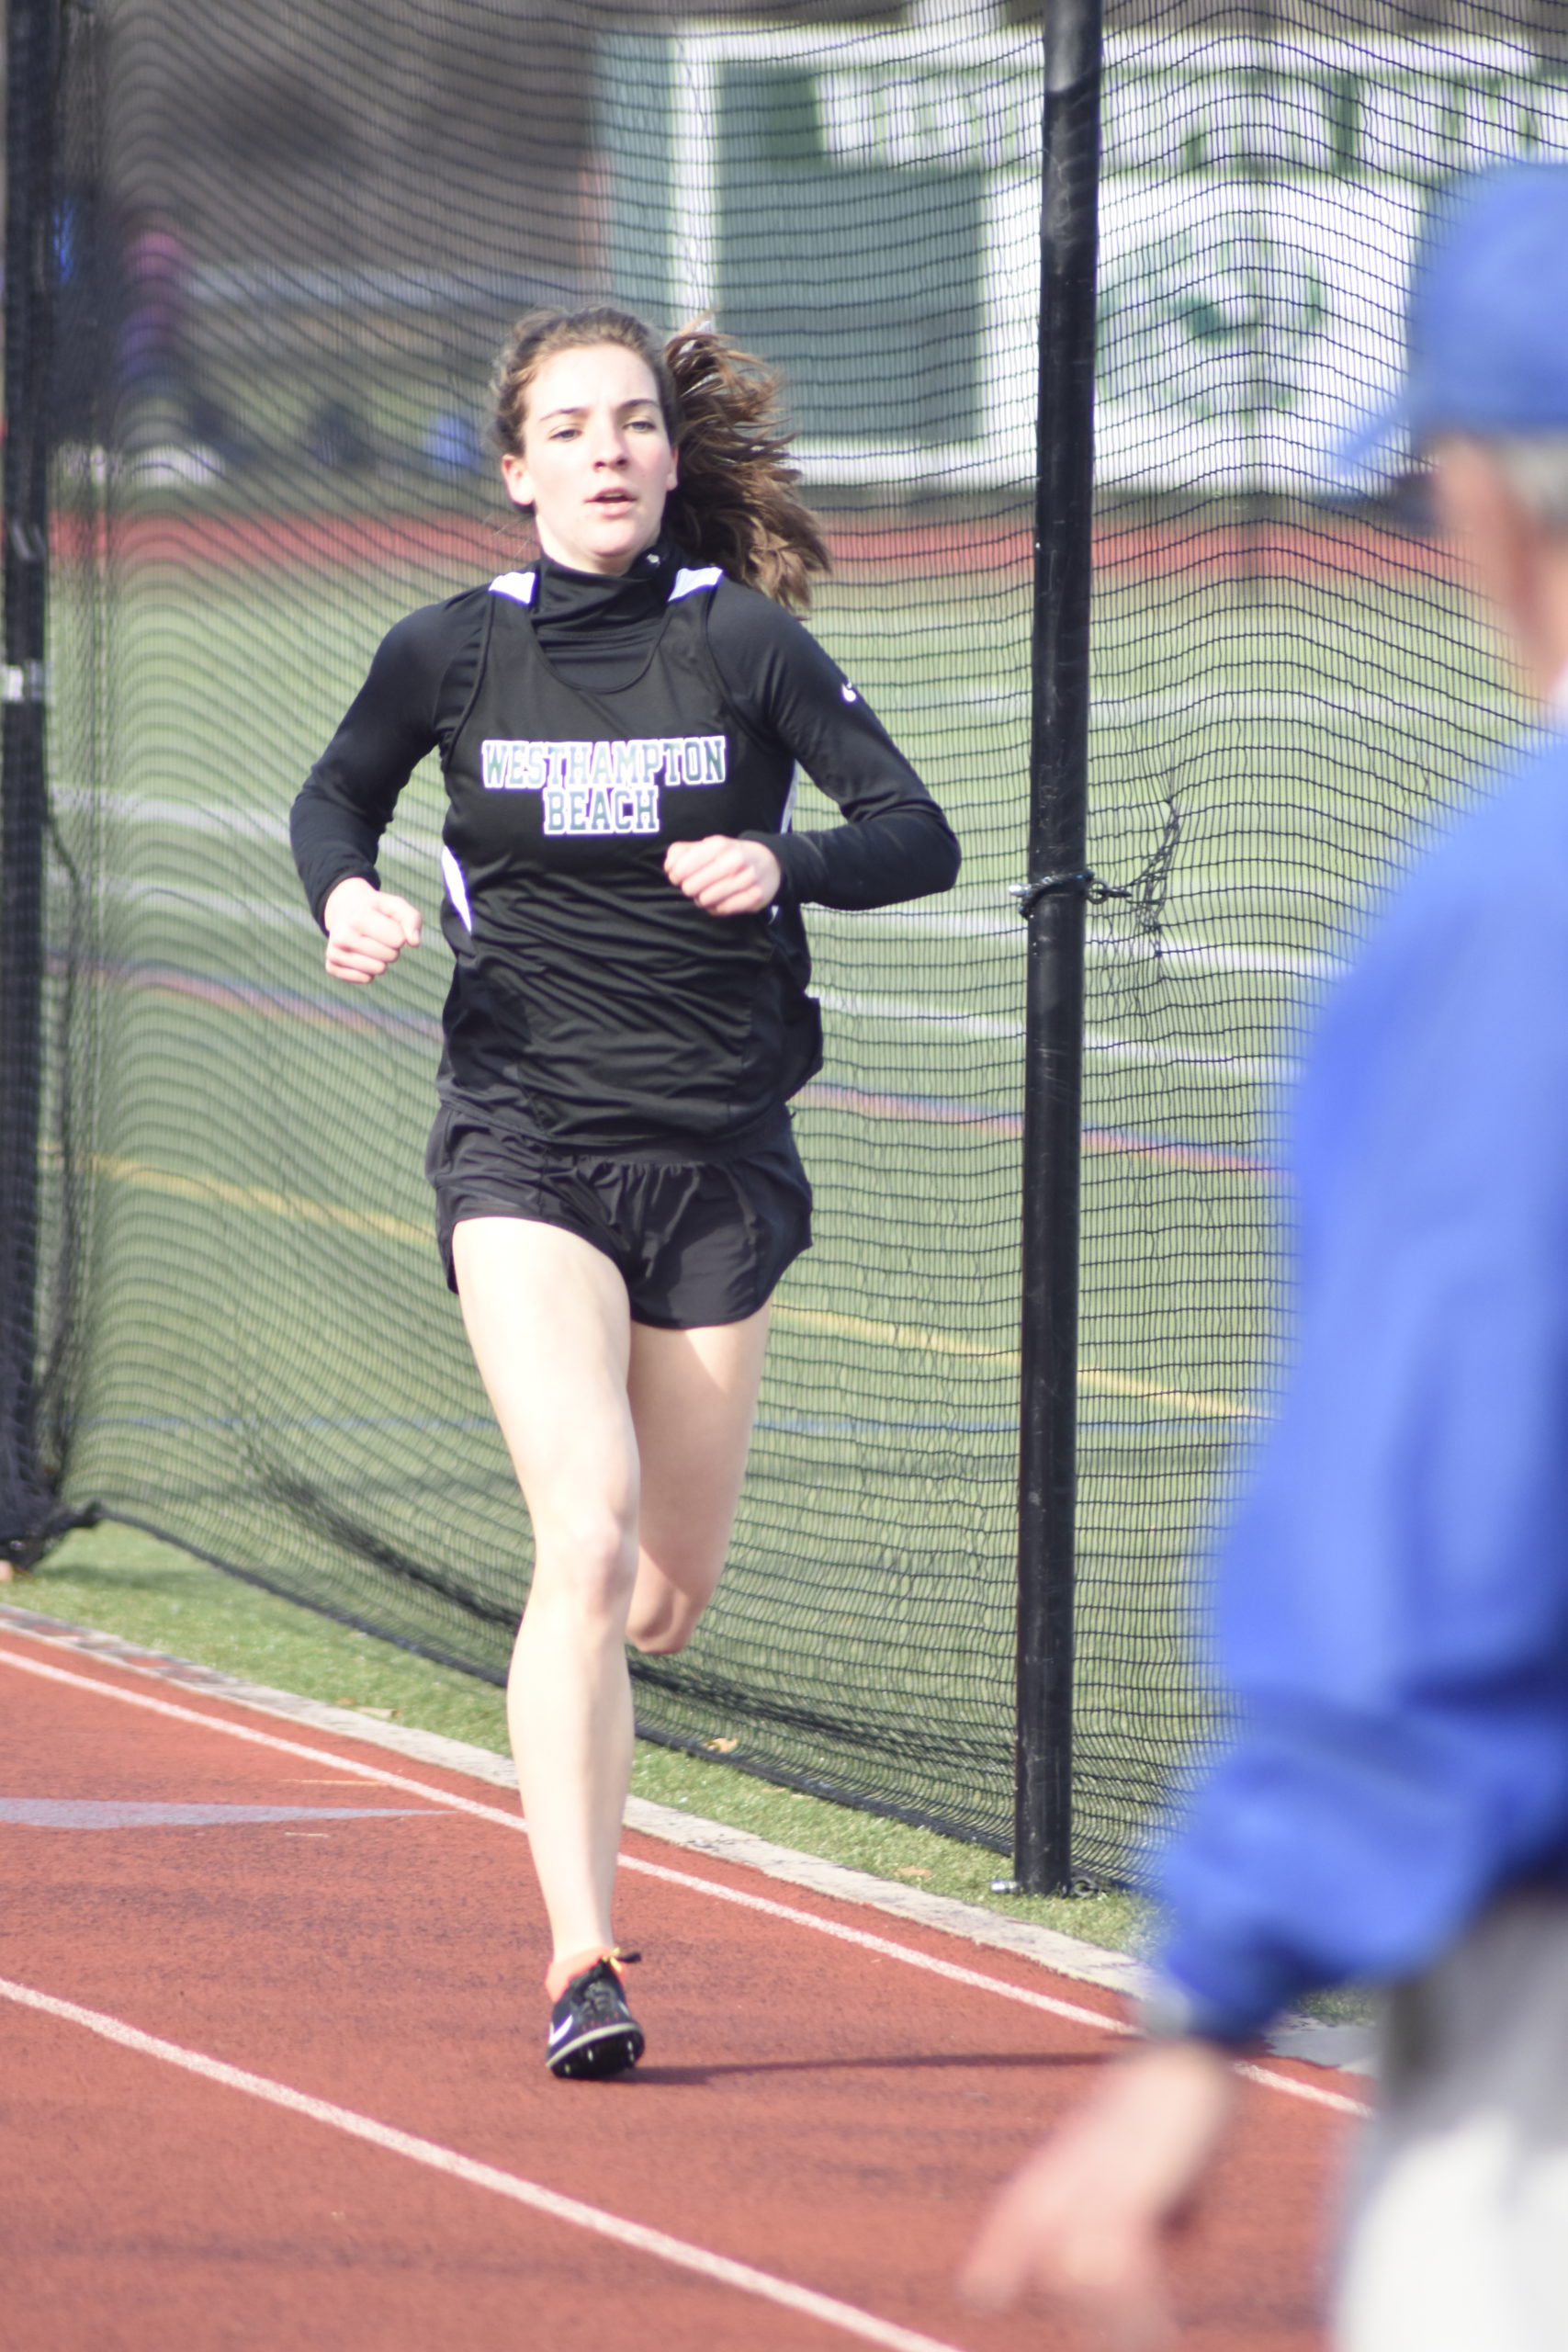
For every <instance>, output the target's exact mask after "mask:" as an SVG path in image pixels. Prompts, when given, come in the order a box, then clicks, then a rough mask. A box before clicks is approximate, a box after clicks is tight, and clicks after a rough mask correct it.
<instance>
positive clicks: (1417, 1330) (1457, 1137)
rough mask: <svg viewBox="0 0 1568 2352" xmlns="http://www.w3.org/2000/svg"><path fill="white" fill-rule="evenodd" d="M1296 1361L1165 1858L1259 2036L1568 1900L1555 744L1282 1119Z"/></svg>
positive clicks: (1170, 1946) (1167, 1957)
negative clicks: (1520, 1898)
mask: <svg viewBox="0 0 1568 2352" xmlns="http://www.w3.org/2000/svg"><path fill="white" fill-rule="evenodd" d="M1290 1159H1291V1168H1290V1172H1291V1175H1292V1180H1293V1202H1294V1216H1295V1221H1296V1236H1295V1238H1296V1275H1297V1292H1296V1302H1295V1303H1296V1323H1295V1343H1294V1350H1293V1355H1292V1363H1291V1368H1290V1371H1289V1373H1288V1375H1287V1377H1286V1379H1285V1382H1284V1384H1283V1386H1282V1390H1281V1394H1280V1397H1279V1399H1278V1410H1277V1416H1276V1418H1275V1419H1274V1421H1273V1423H1272V1426H1271V1427H1270V1429H1269V1432H1268V1434H1267V1436H1266V1437H1265V1439H1264V1441H1263V1442H1262V1444H1261V1446H1260V1449H1259V1452H1258V1457H1257V1459H1256V1461H1255V1463H1254V1464H1252V1465H1251V1476H1250V1479H1249V1482H1248V1484H1247V1488H1246V1491H1245V1495H1244V1498H1243V1500H1242V1502H1241V1505H1240V1508H1239V1510H1238V1512H1237V1514H1236V1517H1235V1523H1234V1525H1233V1527H1232V1529H1231V1532H1230V1534H1229V1537H1228V1539H1227V1541H1226V1544H1225V1545H1224V1551H1223V1554H1222V1556H1221V1560H1220V1566H1219V1577H1218V1589H1217V1634H1218V1641H1219V1653H1220V1664H1221V1672H1222V1677H1223V1679H1224V1682H1225V1683H1226V1684H1227V1685H1228V1687H1229V1688H1230V1690H1231V1691H1232V1692H1233V1693H1234V1694H1235V1700H1236V1702H1238V1714H1237V1717H1236V1727H1235V1736H1234V1738H1233V1739H1232V1740H1231V1741H1230V1743H1229V1744H1228V1745H1227V1747H1225V1748H1224V1751H1223V1752H1222V1754H1221V1755H1220V1756H1219V1758H1218V1759H1217V1760H1216V1762H1215V1764H1214V1766H1213V1770H1212V1771H1211V1772H1210V1774H1209V1776H1208V1778H1207V1779H1206V1781H1204V1782H1203V1783H1202V1785H1201V1787H1200V1789H1199V1791H1198V1792H1197V1794H1196V1796H1195V1799H1194V1801H1193V1803H1192V1804H1191V1806H1190V1810H1189V1811H1188V1813H1187V1815H1186V1816H1185V1818H1184V1820H1183V1822H1182V1824H1181V1826H1179V1830H1178V1832H1177V1834H1176V1836H1175V1838H1174V1841H1173V1842H1172V1843H1171V1844H1170V1846H1169V1847H1168V1849H1167V1850H1166V1852H1165V1854H1164V1855H1163V1857H1162V1859H1161V1862H1160V1866H1159V1878H1160V1886H1161V1892H1162V1894H1163V1896H1164V1898H1165V1900H1166V1902H1167V1904H1168V1928H1167V1933H1166V1939H1165V1942H1164V1947H1163V1951H1162V1953H1161V1964H1162V1967H1163V1970H1164V1973H1166V1975H1167V1976H1168V1977H1169V1978H1170V1979H1171V1980H1173V1982H1174V1984H1175V1985H1176V1987H1177V1988H1178V1989H1179V1992H1180V1993H1181V1994H1183V1995H1185V1996H1186V2000H1187V2004H1188V2006H1189V2011H1190V2016H1191V2018H1192V2021H1193V2023H1194V2025H1195V2027H1196V2028H1197V2030H1200V2031H1210V2032H1213V2033H1214V2034H1216V2035H1218V2036H1220V2037H1221V2038H1231V2039H1237V2040H1239V2039H1243V2038H1245V2037H1246V2036H1247V2034H1248V2033H1249V2032H1250V2031H1252V2030H1255V2029H1256V2028H1258V2027H1259V2026H1261V2025H1262V2024H1264V2023H1265V2022H1266V2021H1267V2020H1268V2018H1269V2017H1270V2016H1271V2015H1272V2014H1273V2013H1274V2012H1275V2011H1277V2010H1278V2009H1280V2008H1281V2007H1284V2006H1285V2005H1287V2004H1288V2003H1289V2002H1291V2001H1292V1999H1294V1998H1295V1997H1296V1996H1299V1995H1300V1994H1301V1993H1303V1992H1304V1991H1305V1990H1307V1989H1308V1988H1309V1987H1312V1986H1318V1985H1334V1984H1339V1983H1344V1982H1346V1981H1347V1980H1349V1979H1352V1978H1359V1979H1368V1980H1390V1979H1394V1978H1397V1977H1399V1976H1402V1975H1404V1974H1405V1973H1409V1972H1410V1971H1412V1970H1414V1969H1416V1968H1419V1967H1420V1966H1421V1965H1422V1964H1423V1963H1424V1962H1427V1960H1429V1959H1430V1958H1431V1957H1432V1956H1433V1955H1434V1954H1436V1953H1437V1952H1438V1951H1440V1950H1441V1949H1442V1948H1443V1947H1444V1946H1445V1945H1446V1944H1447V1943H1448V1942H1449V1941H1450V1939H1452V1938H1453V1936H1454V1935H1455V1934H1456V1932H1457V1931H1458V1930H1459V1929H1460V1928H1462V1926H1463V1925H1464V1924H1465V1923H1466V1922H1467V1921H1468V1920H1469V1919H1470V1918H1471V1917H1472V1915H1473V1914H1474V1913H1475V1912H1476V1910H1477V1909H1478V1908H1479V1907H1480V1906H1481V1905H1483V1904H1484V1903H1485V1902H1486V1901H1487V1899H1488V1897H1489V1896H1490V1895H1491V1894H1493V1893H1494V1892H1495V1890H1496V1889H1498V1888H1499V1887H1502V1886H1504V1885H1506V1884H1508V1883H1512V1882H1517V1881H1520V1880H1523V1879H1528V1878H1544V1879H1546V1880H1549V1881H1556V1882H1559V1883H1562V1882H1568V737H1564V736H1562V735H1558V736H1553V737H1552V738H1551V740H1550V741H1549V742H1548V743H1547V745H1546V746H1545V748H1544V749H1540V750H1533V751H1531V752H1529V754H1527V755H1525V756H1523V757H1522V758H1521V760H1520V762H1519V763H1518V764H1517V766H1516V767H1515V768H1514V769H1513V771H1512V772H1511V773H1510V774H1509V775H1506V777H1505V779H1504V780H1503V782H1502V785H1501V786H1500V788H1499V789H1498V790H1497V791H1496V792H1495V795H1494V796H1493V797H1490V798H1489V799H1487V800H1486V801H1485V802H1484V803H1483V805H1482V806H1480V807H1479V808H1477V809H1474V810H1473V811H1472V813H1470V814H1468V815H1467V816H1465V817H1464V818H1463V819H1462V820H1461V821H1460V822H1459V823H1458V824H1457V825H1456V826H1455V827H1454V828H1453V830H1452V831H1450V832H1449V833H1448V834H1447V835H1446V837H1445V838H1444V839H1443V840H1442V841H1441V842H1440V843H1439V844H1438V847H1437V848H1436V850H1435V851H1434V852H1432V853H1431V854H1428V855H1427V857H1426V858H1425V859H1424V861H1423V862H1422V863H1421V864H1420V865H1418V866H1417V867H1416V870H1415V871H1414V872H1413V874H1412V875H1411V876H1410V877H1409V878H1408V879H1407V880H1406V881H1405V883H1404V886H1403V887H1402V888H1401V889H1400V890H1399V892H1398V894H1397V895H1396V897H1395V899H1394V900H1393V904H1392V906H1391V907H1390V909H1389V910H1388V911H1387V913H1386V915H1385V916H1384V917H1383V919H1382V922H1381V923H1380V924H1379V926H1378V928H1377V930H1376V932H1375V933H1374V935H1373V937H1372V939H1371V943H1370V944H1369V945H1368V947H1367V948H1366V950H1365V952H1364V953H1363V954H1362V956H1360V957H1359V961H1358V963H1357V965H1356V967H1355V968H1354V970H1353V971H1352V973H1351V974H1350V976H1349V977H1348V979H1346V980H1345V981H1344V982H1343V983H1342V984H1341V985H1340V986H1339V988H1338V989H1337V992H1336V993H1335V995H1334V997H1333V998H1332V999H1331V1001H1330V1003H1329V1005H1328V1008H1327V1011H1326V1013H1325V1018H1324V1019H1323V1021H1322V1023H1321V1024H1320V1027H1319V1030H1318V1034H1317V1035H1316V1038H1315V1041H1314V1046H1313V1049H1312V1051H1311V1054H1310V1056H1309V1057H1308V1062H1307V1067H1306V1070H1305V1073H1304V1076H1303V1082H1302V1085H1301V1089H1300V1092H1299V1094H1298V1097H1297V1101H1296V1107H1295V1116H1294V1123H1293V1141H1292V1151H1291V1155H1290Z"/></svg>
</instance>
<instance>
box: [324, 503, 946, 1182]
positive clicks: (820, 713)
mask: <svg viewBox="0 0 1568 2352" xmlns="http://www.w3.org/2000/svg"><path fill="white" fill-rule="evenodd" d="M696 581H701V583H703V595H701V600H694V602H691V606H689V612H691V614H696V609H698V605H701V609H703V630H701V639H698V642H701V650H703V651H705V656H707V661H710V675H712V680H715V684H717V689H719V694H722V706H724V710H727V713H728V718H727V719H722V722H719V724H728V722H733V724H736V727H739V729H740V731H739V734H736V739H733V743H731V769H733V776H731V786H733V788H731V793H728V797H727V799H724V807H728V809H731V814H728V819H727V820H724V823H722V826H710V831H733V832H740V835H743V837H748V840H764V842H766V847H769V849H771V852H773V856H776V858H778V865H781V875H783V887H781V894H778V906H776V910H773V917H771V922H766V920H761V917H707V915H703V912H701V910H698V908H694V906H691V903H689V900H682V899H680V894H677V891H674V885H668V882H665V879H663V870H660V856H663V849H660V847H659V842H653V840H651V842H644V844H637V842H626V844H623V849H614V844H609V842H604V844H602V847H594V844H585V849H583V852H576V849H573V847H571V844H567V842H564V840H558V842H555V844H552V842H550V840H541V842H538V847H536V849H529V847H526V842H529V837H531V832H529V826H531V828H534V831H536V828H538V811H541V805H543V809H546V826H543V831H546V835H550V832H562V831H564V832H579V831H581V828H579V823H576V820H571V823H558V820H555V816H552V814H550V802H552V797H555V795H543V802H541V793H538V790H534V793H526V795H525V797H517V788H505V790H496V788H489V786H491V778H489V774H487V776H484V786H487V788H484V790H479V788H478V772H475V776H468V769H470V767H472V760H475V746H472V743H470V741H468V736H472V734H475V729H478V719H475V710H478V708H484V713H489V715H487V719H484V727H479V729H478V731H484V734H499V736H522V734H525V731H526V734H534V736H538V734H541V731H543V734H546V736H547V734H550V731H555V734H581V731H583V724H588V727H600V731H602V734H604V731H609V734H618V731H621V729H623V727H626V731H627V734H630V736H642V734H644V731H649V729H651V731H653V734H663V731H665V729H668V724H670V706H668V701H660V692H663V689H659V684H656V675H663V673H659V663H665V661H677V668H680V675H686V673H684V663H686V661H691V659H696V656H694V654H691V651H684V654H674V644H677V638H680V642H682V644H686V647H691V638H689V628H686V626H684V628H682V630H680V633H677V638H670V621H672V616H674V609H677V605H674V600H677V597H684V595H691V588H689V585H682V583H696ZM715 581H717V585H715ZM501 588H503V591H505V588H508V583H505V581H503V583H501ZM520 588H522V591H525V595H517V591H520ZM510 595H513V597H514V602H510V606H508V609H510V612H513V614H517V605H520V602H529V600H531V609H529V618H526V630H529V635H531V644H529V642H526V638H525V639H520V638H517V635H514V628H513V626H510V623H508V630H510V633H508V630H499V612H496V593H493V591H491V588H478V591H468V593H463V595H456V597H451V600H449V602H446V605H433V606H425V609H423V612H416V614H412V616H409V618H407V621H400V623H398V626H395V628H392V630H390V633H388V638H386V639H383V642H381V647H378V651H376V659H374V663H371V671H369V677H367V682H365V687H362V689H360V694H357V696H355V703H353V706H350V710H348V715H345V719H344V724H341V727H339V731H336V736H333V739H332V743H329V746H327V751H324V755H322V760H320V762H317V764H315V769H312V772H310V778H308V781H306V786H303V790H301V795H299V799H296V805H294V854H296V864H299V873H301V879H303V885H306V891H308V899H310V906H312V910H315V915H317V920H320V917H322V910H324V903H327V899H329V894H332V889H333V887H336V885H339V882H344V879H345V877H350V875H362V877H367V879H369V882H376V879H378V875H376V849H378V842H381V832H383V831H386V826H388V820H390V816H392V809H395V802H398V795H400V790H402V786H404V783H407V778H409V774H412V769H413V764H416V762H419V760H421V757H423V755H425V752H430V751H440V752H442V762H445V767H446V783H449V795H451V814H449V820H446V842H449V906H451V908H456V912H449V915H446V917H445V929H446V936H449V941H451V945H454V950H456V955H458V974H456V983H454V995H451V1000H449V1007H446V1066H445V1087H456V1091H461V1093H463V1096H466V1099H470V1101H475V1099H479V1101H484V1105H487V1110H489V1113H491V1114H510V1113H513V1105H514V1114H517V1117H522V1122H525V1125H526V1126H529V1129H531V1131H543V1134H555V1136H558V1138H559V1141H564V1143H585V1146H590V1143H602V1146H604V1148H611V1146H616V1148H637V1146H639V1143H663V1146H672V1143H682V1146H684V1143H694V1146H703V1148H722V1143H724V1138H727V1136H728V1134H733V1131H740V1129H745V1125H748V1122H750V1120H755V1117H757V1114H760V1113H761V1110H764V1108H766V1103H769V1101H783V1099H785V1096H787V1093H790V1091H795V1087H799V1084H802V1080H804V1075H808V1068H813V1066H816V1061H818V1058H820V1049H818V1046H816V1045H813V1037H816V1007H813V1004H811V1002H808V1000H807V997H804V981H807V976H808V957H807V941H804V929H802V920H799V906H802V903H804V900H807V903H811V900H816V903H823V906H837V908H872V906H888V903H894V900H900V899H917V896H926V894H929V891H941V889H947V887H950V885H952V879H954V875H957V865H959V844H957V840H954V835H952V828H950V826H947V820H945V816H942V814H941V809H938V807H936V802H933V799H931V795H929V793H926V788H924V783H921V781H919V776H917V774H915V769H912V767H909V762H908V760H905V757H903V752H900V751H898V748H896V746H894V741H891V739H888V736H886V731H884V729H882V724H879V722H877V718H874V715H872V713H870V710H867V708H865V703H863V701H861V696H858V692H856V687H853V684H849V680H846V677H844V673H841V671H840V668H837V663H832V661H829V656H828V654H825V651H823V650H820V647H818V644H816V639H813V638H811V635H808V630H807V628H802V623H799V621H795V618H792V616H790V614H787V612H783V609H781V606H778V605H771V602H769V600H766V597H761V595H757V593H755V591H750V588H739V585H736V583H733V581H727V579H719V576H717V574H691V571H680V550H674V548H672V546H670V543H668V541H660V543H659V546H656V548H653V550H649V553H647V555H642V558H639V560H637V562H635V564H632V570H630V571H627V574H626V576H600V574H579V571H569V570H564V567H559V564H552V562H547V560H546V562H541V567H538V579H536V581H534V583H529V581H526V579H520V576H513V581H510ZM520 618H522V616H520V614H517V621H520ZM534 647H536V650H538V651H536V654H534ZM525 656H526V659H525ZM538 656H543V665H541V663H538ZM520 659H522V671H517V663H520ZM499 661H501V663H503V671H496V663H499ZM651 663H653V668H651ZM698 671H701V661H698ZM668 675H674V673H668ZM694 677H696V673H694ZM503 680H510V684H503ZM529 680H534V684H529ZM665 687H668V677H665ZM680 692H682V694H684V692H686V689H680ZM705 692H707V694H712V687H710V689H705ZM496 696H501V701H496ZM594 696H602V698H606V703H609V698H614V703H616V708H614V715H611V718H609V722H606V724H600V722H602V719H604V708H597V710H594V708H590V706H592V703H594ZM475 698H478V701H475ZM696 698H698V703H701V701H703V689H701V687H698V689H696ZM644 701H647V706H649V708H653V706H659V708H663V710H665V719H663V722H660V724H651V719H647V718H642V708H644ZM541 706H550V708H552V710H555V719H547V718H546V710H543V708H541ZM503 708H505V710H510V713H513V715H510V719H505V718H499V715H496V713H501V710H503ZM682 708H684V706H682ZM694 708H696V706H694ZM562 713H564V715H562ZM573 715H576V718H573ZM710 722H712V719H705V722H703V724H710ZM677 724H680V722H677ZM745 739H750V741H752V743H757V746H760V752H761V762H760V764H757V757H752V755H748V752H745V751H743V748H740V746H743V743H745ZM508 748H510V746H508V743H505V741H501V743H493V741H491V743H489V746H487V755H489V752H505V751H508ZM514 748H517V751H520V752H522V751H529V746H526V743H520V746H514ZM531 748H534V751H536V752H538V751H547V748H550V746H538V743H536V746H531ZM555 748H558V751H562V752H564V751H567V748H569V746H562V743H558V746H555ZM581 748H583V746H579V751H581ZM626 748H627V751H630V748H635V746H626ZM736 760H739V767H736V764H733V762H736ZM781 762H783V764H781ZM790 762H799V767H804V769H807V774H808V776H811V778H813V783H818V786H820V788H823V790H825V793H828V795H829V797H832V799H835V802H837V805H840V809H841V811H844V819H846V820H844V823H841V826H835V828H829V831H823V832H792V831H790V826H787V814H783V802H785V793H783V783H785V781H787V772H790ZM499 774H501V772H496V776H499ZM743 774H752V776H755V783H752V786H745V788H743V786H740V778H743ZM764 776H776V778H781V781H778V783H773V786H769V783H764ZM665 781H670V778H665ZM674 783H677V786H680V776H677V778H674ZM525 799H526V802H529V807H525ZM677 802H684V811H682V814H677ZM707 802H710V795H707V793H696V795H691V793H682V790H680V788H677V790H674V793H670V790H665V819H660V820H659V823H660V826H665V823H668V826H674V832H670V835H668V837H694V832H691V828H694V826H696V828H703V826H707ZM712 807H715V809H717V807H719V795H715V797H712ZM752 809H755V811H757V814H755V819H752V823H748V820H745V819H748V814H750V811H752ZM626 814H627V816H630V802H627V811H626ZM517 823H525V832H517ZM588 831H592V832H600V831H602V826H600V823H594V826H592V828H588ZM635 831H637V832H642V831H647V828H644V823H642V820H637V826H635ZM463 844H468V847H463ZM454 849H458V854H461V856H463V858H470V852H472V858H470V864H468V873H466V865H461V864H454V861H451V852H454ZM475 861H478V864H475ZM475 877H479V885H482V887H479V891H478V896H475V906H472V908H470V906H468V887H466V885H472V882H475ZM757 932H761V933H769V936H771V941H773V950H771V953H769V948H766V945H761V944H760V938H757V936H750V933H757ZM727 957H728V959H731V962H727ZM733 957H739V962H733ZM757 957H761V962H757ZM653 974H663V978H659V981H653ZM760 986H761V990H764V992H761V997H757V995H755V990H757V988H760ZM764 1007H766V1009H764ZM731 1030H733V1037H731ZM769 1040H771V1042H769ZM731 1049H733V1054H739V1056H740V1063H736V1068H739V1070H740V1075H739V1077H736V1068H728V1063H731V1058H733V1056H731ZM727 1070H728V1075H724V1072H727Z"/></svg>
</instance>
